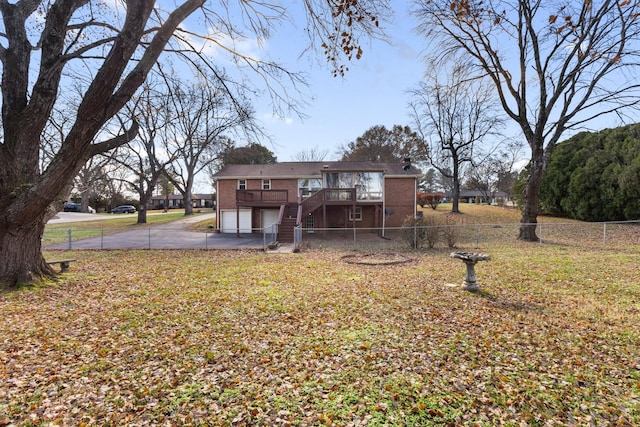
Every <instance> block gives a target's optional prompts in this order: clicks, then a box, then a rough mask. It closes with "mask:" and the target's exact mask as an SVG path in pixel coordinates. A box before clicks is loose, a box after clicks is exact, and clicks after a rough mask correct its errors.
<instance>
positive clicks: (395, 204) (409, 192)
mask: <svg viewBox="0 0 640 427" xmlns="http://www.w3.org/2000/svg"><path fill="white" fill-rule="evenodd" d="M384 195H385V207H386V208H387V209H393V210H394V211H395V213H394V214H393V215H391V216H388V217H387V218H386V220H385V226H387V227H400V226H401V225H402V221H404V219H405V218H406V217H407V216H408V215H411V216H413V215H415V212H416V204H415V197H416V187H415V179H414V178H413V177H411V178H387V179H385V180H384Z"/></svg>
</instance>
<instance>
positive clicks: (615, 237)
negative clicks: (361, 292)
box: [42, 221, 640, 251]
mask: <svg viewBox="0 0 640 427" xmlns="http://www.w3.org/2000/svg"><path fill="white" fill-rule="evenodd" d="M519 228H520V224H519V223H502V224H443V225H435V226H428V227H395V228H389V227H387V228H384V229H383V228H339V229H336V228H327V229H321V228H315V229H297V230H296V236H295V237H296V244H295V247H299V248H300V249H303V250H304V249H305V248H309V249H312V248H336V249H344V250H369V251H374V250H377V251H410V250H415V249H424V250H426V249H430V248H433V249H453V248H456V249H462V250H473V251H484V250H489V249H491V248H500V247H514V246H518V245H531V243H529V242H521V241H519V240H518V239H517V237H518V232H519ZM536 230H537V235H538V237H539V238H540V240H539V244H541V245H543V244H547V245H548V244H551V245H565V246H572V247H582V248H591V249H605V248H608V249H611V248H623V247H629V246H640V221H627V222H606V223H583V222H540V223H538V224H537V226H536ZM276 233H277V231H274V230H269V232H266V231H265V230H254V233H247V234H241V235H240V236H237V235H236V234H235V233H229V234H222V233H216V232H214V230H208V231H201V230H200V231H193V230H184V229H172V228H168V227H158V226H155V227H149V228H144V229H139V230H138V229H137V230H131V229H115V228H95V229H91V228H83V229H72V228H64V227H52V228H47V230H46V231H45V233H44V236H43V239H42V243H43V247H44V248H45V249H63V250H71V249H98V250H100V249H225V248H229V249H242V248H253V249H266V248H267V247H268V246H269V244H270V243H272V242H273V241H275V240H276V239H277V234H276Z"/></svg>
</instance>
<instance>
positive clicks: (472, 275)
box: [451, 252, 491, 292]
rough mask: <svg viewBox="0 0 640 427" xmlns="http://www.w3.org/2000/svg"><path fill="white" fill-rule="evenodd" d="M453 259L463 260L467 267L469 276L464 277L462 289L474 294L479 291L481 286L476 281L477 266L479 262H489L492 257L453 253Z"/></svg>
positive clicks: (469, 253) (470, 253)
mask: <svg viewBox="0 0 640 427" xmlns="http://www.w3.org/2000/svg"><path fill="white" fill-rule="evenodd" d="M451 258H457V259H459V260H462V262H464V263H465V265H466V266H467V274H466V275H465V276H464V282H462V289H464V290H465V291H473V292H476V291H479V290H480V286H478V282H477V281H476V270H475V265H476V263H477V262H478V261H489V260H490V259H491V256H489V255H486V254H478V253H472V252H452V253H451Z"/></svg>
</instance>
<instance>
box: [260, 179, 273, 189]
mask: <svg viewBox="0 0 640 427" xmlns="http://www.w3.org/2000/svg"><path fill="white" fill-rule="evenodd" d="M262 189H263V190H271V180H270V179H263V180H262Z"/></svg>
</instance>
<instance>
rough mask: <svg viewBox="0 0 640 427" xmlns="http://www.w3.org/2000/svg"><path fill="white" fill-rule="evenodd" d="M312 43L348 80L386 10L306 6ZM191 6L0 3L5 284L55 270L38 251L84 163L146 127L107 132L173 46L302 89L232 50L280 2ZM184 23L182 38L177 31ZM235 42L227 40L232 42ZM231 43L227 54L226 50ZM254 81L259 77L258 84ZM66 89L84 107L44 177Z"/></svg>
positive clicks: (278, 10)
mask: <svg viewBox="0 0 640 427" xmlns="http://www.w3.org/2000/svg"><path fill="white" fill-rule="evenodd" d="M304 6H305V7H307V12H308V16H309V19H310V22H309V25H308V27H307V28H308V30H309V31H308V33H309V34H310V35H311V37H313V38H315V37H316V36H319V38H320V43H321V46H322V47H323V49H324V51H325V54H326V57H327V60H328V61H330V62H331V63H332V64H333V65H334V67H336V68H337V69H338V70H340V67H341V66H343V64H342V61H343V60H344V59H345V58H346V59H349V58H350V57H354V58H356V57H358V56H359V55H360V52H361V49H360V46H359V42H358V36H359V35H362V34H365V35H368V34H375V33H376V32H378V30H377V28H378V26H377V24H378V18H377V17H383V16H384V15H378V12H380V11H381V10H380V8H381V7H382V8H383V7H385V6H386V2H385V1H382V0H381V1H373V0H358V1H338V2H331V3H327V2H324V1H320V0H317V1H316V0H306V1H305V2H304ZM237 7H238V8H239V12H238V13H230V11H229V10H228V8H229V3H228V2H224V1H223V2H211V4H210V5H208V4H206V3H205V0H183V1H181V2H178V3H177V4H176V5H175V6H173V7H171V8H170V10H169V11H166V9H163V8H162V7H160V6H158V7H156V3H155V2H154V1H141V0H130V1H127V2H124V3H112V2H102V3H97V2H90V1H87V0H80V1H77V0H52V1H39V0H23V1H17V2H16V1H8V0H0V14H1V15H2V18H3V20H2V23H1V24H0V61H1V62H2V70H1V72H2V85H1V90H2V101H1V102H2V119H1V124H2V137H1V140H0V142H1V145H0V259H2V262H1V263H0V285H1V286H5V287H10V286H15V285H16V284H18V283H31V282H32V281H33V280H34V279H36V278H38V277H40V276H42V275H51V274H53V270H52V269H51V268H50V267H49V266H48V265H47V264H46V262H45V260H44V257H43V255H42V252H41V238H42V235H43V232H44V227H45V224H46V221H47V219H48V218H50V217H51V216H52V215H53V213H54V212H55V210H56V209H58V208H59V207H61V205H62V201H63V199H64V195H65V194H68V189H69V188H70V186H71V182H72V180H73V177H75V176H76V174H77V173H78V171H79V170H80V168H81V167H82V165H83V164H85V162H86V161H87V160H88V159H89V158H91V157H93V156H95V155H98V154H101V153H105V152H107V151H110V150H112V149H114V148H116V147H119V146H121V145H123V144H126V143H127V142H129V141H131V140H132V139H133V138H134V137H135V135H136V133H137V131H138V124H137V123H136V122H135V120H131V121H130V123H129V126H128V129H127V130H126V131H125V132H123V133H121V134H120V135H118V136H116V137H113V138H110V137H105V136H104V135H105V133H104V132H103V130H104V126H105V124H106V123H107V122H108V121H109V120H110V119H112V118H113V117H114V115H115V114H116V113H118V111H120V110H121V109H122V107H123V106H124V105H125V104H126V103H127V101H128V100H129V99H130V98H131V97H132V96H133V95H134V94H135V92H136V91H137V90H138V88H139V87H140V85H141V84H142V83H143V82H144V81H145V79H146V77H147V75H148V73H149V72H150V71H151V69H152V67H153V66H154V64H155V63H156V61H157V59H158V57H159V56H160V55H161V53H162V52H163V51H164V50H165V48H167V47H168V46H169V47H170V48H171V49H170V50H172V51H173V52H174V53H176V54H178V55H180V56H181V57H182V58H185V59H187V60H188V59H193V58H194V57H197V56H199V57H200V58H201V59H202V60H203V61H204V62H203V64H204V65H203V66H204V67H205V68H207V69H210V70H215V69H216V67H215V64H214V63H213V61H214V59H213V58H214V57H206V56H205V55H202V54H201V53H202V51H203V49H202V44H206V45H215V46H219V47H222V48H224V50H225V51H226V52H228V53H229V54H230V55H232V56H233V58H235V60H236V64H244V65H245V66H246V67H247V68H249V69H250V70H251V71H252V72H254V73H257V76H258V77H260V79H259V80H261V81H263V82H264V84H265V85H267V87H268V89H270V93H271V94H273V95H274V96H276V97H279V98H280V99H283V101H284V102H285V103H286V102H287V101H290V100H291V99H292V98H291V97H290V95H289V90H287V89H288V88H290V87H291V86H288V85H287V83H286V82H287V81H288V82H290V83H291V85H293V87H294V88H295V87H296V85H297V84H299V83H301V82H303V81H302V80H301V79H300V78H299V76H297V75H295V74H293V73H290V72H288V71H287V70H285V69H283V68H282V67H281V66H279V65H278V64H277V63H273V62H270V61H263V60H260V59H257V58H252V57H251V56H248V55H246V54H242V53H240V52H238V51H237V50H236V49H234V46H233V44H232V41H234V40H238V39H239V38H242V37H248V36H251V35H253V36H255V37H257V38H258V39H259V40H264V39H265V38H266V37H267V36H268V35H269V33H270V31H271V30H272V29H273V28H274V26H275V24H276V23H277V22H281V21H282V19H284V18H286V17H287V9H286V8H285V7H284V6H280V5H279V4H278V3H277V2H257V1H241V2H238V4H237ZM196 11H198V12H200V13H202V17H203V18H204V22H205V26H206V28H207V31H209V30H210V32H208V33H206V34H198V30H197V29H196V30H195V31H194V30H190V29H188V24H194V21H195V20H194V21H191V22H185V20H186V19H187V18H188V17H189V16H191V15H192V14H194V13H195V12H196ZM183 22H185V25H184V26H183V27H182V28H180V26H181V24H183ZM229 41H231V42H229ZM225 43H226V44H225ZM254 75H255V74H254ZM69 81H81V82H82V95H81V99H79V102H77V104H76V105H77V108H75V109H74V110H71V111H68V114H67V115H68V117H72V118H73V120H72V123H71V124H70V130H69V132H68V133H66V135H65V136H64V139H63V140H62V141H60V144H59V149H57V151H56V152H55V153H54V154H53V155H52V157H51V160H50V162H49V163H48V164H47V166H46V167H45V168H44V169H41V162H40V156H39V154H40V147H41V143H42V134H43V129H44V128H45V126H46V124H47V122H48V120H49V118H50V117H51V114H52V111H53V110H54V108H55V106H56V102H57V100H58V94H59V93H61V92H62V91H61V89H62V87H63V86H64V84H66V83H67V82H69Z"/></svg>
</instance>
